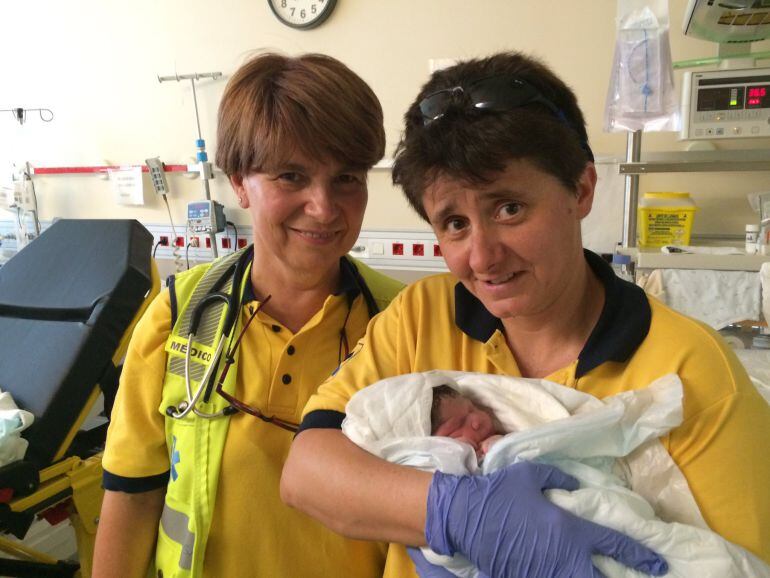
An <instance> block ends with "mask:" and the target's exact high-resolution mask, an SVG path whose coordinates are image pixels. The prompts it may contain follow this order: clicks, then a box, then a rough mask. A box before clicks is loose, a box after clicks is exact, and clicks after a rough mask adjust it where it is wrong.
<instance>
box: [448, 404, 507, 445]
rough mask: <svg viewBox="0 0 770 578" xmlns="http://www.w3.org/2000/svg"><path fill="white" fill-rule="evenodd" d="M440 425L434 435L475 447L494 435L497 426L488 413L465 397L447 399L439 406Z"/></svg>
mask: <svg viewBox="0 0 770 578" xmlns="http://www.w3.org/2000/svg"><path fill="white" fill-rule="evenodd" d="M439 423H440V424H441V425H440V426H438V427H437V428H436V431H435V433H434V435H437V436H444V437H450V438H454V439H456V440H460V441H463V442H466V443H468V444H470V445H472V446H473V449H475V450H476V451H477V452H478V451H479V450H480V444H481V442H483V441H484V440H485V439H487V438H488V437H489V436H491V435H494V434H495V433H496V432H495V425H494V423H493V421H492V416H490V415H489V414H488V413H487V412H486V411H484V410H482V409H481V408H479V407H477V406H476V405H474V404H473V402H472V401H471V400H469V399H468V398H465V397H445V398H443V399H442V400H441V405H440V406H439Z"/></svg>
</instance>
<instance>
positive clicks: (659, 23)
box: [604, 0, 679, 132]
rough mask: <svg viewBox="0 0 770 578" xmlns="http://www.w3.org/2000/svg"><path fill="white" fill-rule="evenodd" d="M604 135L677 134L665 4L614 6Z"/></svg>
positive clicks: (629, 0) (648, 1)
mask: <svg viewBox="0 0 770 578" xmlns="http://www.w3.org/2000/svg"><path fill="white" fill-rule="evenodd" d="M604 130H605V131H607V132H619V131H635V130H643V131H676V130H679V100H678V98H677V96H676V92H675V89H674V73H673V67H672V65H671V47H670V45H669V40H668V5H667V3H666V1H665V0H618V18H617V38H616V41H615V57H614V59H613V64H612V74H611V76H610V84H609V88H608V90H607V101H606V104H605V111H604Z"/></svg>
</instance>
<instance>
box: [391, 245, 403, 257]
mask: <svg viewBox="0 0 770 578" xmlns="http://www.w3.org/2000/svg"><path fill="white" fill-rule="evenodd" d="M393 254H394V255H403V254H404V244H403V243H393Z"/></svg>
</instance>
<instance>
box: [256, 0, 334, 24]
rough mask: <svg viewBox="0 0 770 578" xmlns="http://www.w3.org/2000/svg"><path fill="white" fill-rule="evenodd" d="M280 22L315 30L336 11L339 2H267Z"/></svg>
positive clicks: (324, 0) (309, 0) (276, 0)
mask: <svg viewBox="0 0 770 578" xmlns="http://www.w3.org/2000/svg"><path fill="white" fill-rule="evenodd" d="M267 3H268V4H269V5H270V8H271V9H272V10H273V14H275V15H276V17H277V18H278V20H280V21H281V22H283V23H284V24H286V25H287V26H291V27H292V28H298V29H300V30H308V29H310V28H315V27H316V26H318V25H319V24H321V23H322V22H323V21H324V20H326V19H327V18H328V17H329V15H330V14H331V13H332V11H333V10H334V6H335V5H336V4H337V0H267Z"/></svg>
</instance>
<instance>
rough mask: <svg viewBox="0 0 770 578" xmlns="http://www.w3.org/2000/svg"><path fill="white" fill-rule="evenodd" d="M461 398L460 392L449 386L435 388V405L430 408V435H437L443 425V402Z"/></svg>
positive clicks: (432, 404)
mask: <svg viewBox="0 0 770 578" xmlns="http://www.w3.org/2000/svg"><path fill="white" fill-rule="evenodd" d="M457 397H460V392H459V391H457V390H456V389H454V388H452V387H449V386H448V385H437V386H436V387H434V388H433V403H431V406H430V433H431V435H433V434H434V433H436V429H437V428H438V426H440V425H441V424H440V423H439V421H440V420H441V401H442V400H444V399H454V398H457Z"/></svg>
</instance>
